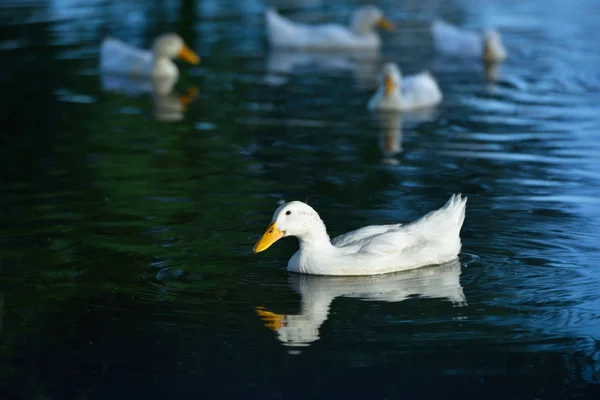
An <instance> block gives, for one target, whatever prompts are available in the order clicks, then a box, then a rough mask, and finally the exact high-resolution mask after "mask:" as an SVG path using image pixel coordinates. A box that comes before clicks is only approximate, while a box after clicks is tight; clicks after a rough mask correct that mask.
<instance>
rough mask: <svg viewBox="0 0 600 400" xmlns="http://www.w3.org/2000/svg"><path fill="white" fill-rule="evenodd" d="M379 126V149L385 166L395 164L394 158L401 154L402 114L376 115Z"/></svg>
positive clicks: (386, 113)
mask: <svg viewBox="0 0 600 400" xmlns="http://www.w3.org/2000/svg"><path fill="white" fill-rule="evenodd" d="M377 119H378V120H379V125H380V134H379V149H380V150H381V154H382V155H383V157H384V158H383V162H384V163H386V164H397V163H398V160H396V159H395V158H394V156H396V155H398V154H400V153H402V151H403V149H402V124H403V121H402V113H390V112H385V113H377Z"/></svg>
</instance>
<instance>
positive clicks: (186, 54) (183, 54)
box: [177, 44, 200, 65]
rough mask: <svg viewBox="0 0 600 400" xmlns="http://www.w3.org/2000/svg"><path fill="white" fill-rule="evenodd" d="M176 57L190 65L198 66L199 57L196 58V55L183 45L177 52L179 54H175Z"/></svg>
mask: <svg viewBox="0 0 600 400" xmlns="http://www.w3.org/2000/svg"><path fill="white" fill-rule="evenodd" d="M177 57H179V58H181V59H182V60H185V61H187V62H189V63H190V64H194V65H198V64H200V57H198V54H196V53H194V51H193V50H192V49H190V48H189V47H187V46H186V45H185V44H184V45H183V47H182V48H181V50H180V51H179V54H177Z"/></svg>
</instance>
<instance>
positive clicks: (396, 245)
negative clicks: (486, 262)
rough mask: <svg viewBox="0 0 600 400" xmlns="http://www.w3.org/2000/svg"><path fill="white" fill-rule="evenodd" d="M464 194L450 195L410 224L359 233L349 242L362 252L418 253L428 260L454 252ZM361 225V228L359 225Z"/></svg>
mask: <svg viewBox="0 0 600 400" xmlns="http://www.w3.org/2000/svg"><path fill="white" fill-rule="evenodd" d="M466 204H467V198H466V197H465V198H462V197H461V195H460V194H457V195H452V197H451V198H450V200H448V202H447V203H446V204H445V205H444V206H443V207H442V208H439V209H437V210H435V211H431V212H430V213H428V214H427V215H425V216H424V217H422V218H420V219H418V220H416V221H414V222H411V223H410V224H406V225H402V226H398V227H397V228H394V229H389V230H388V231H387V232H381V233H379V234H375V235H371V236H366V235H365V236H363V238H362V240H361V241H358V240H356V241H355V242H354V243H352V245H353V246H355V247H359V249H358V250H357V252H358V253H360V254H364V255H376V256H393V255H397V254H400V253H403V252H404V254H421V256H420V258H422V257H423V256H426V257H429V258H430V261H431V262H432V263H435V262H439V261H440V260H444V259H448V257H450V256H455V255H456V254H457V253H458V251H460V247H461V241H460V229H461V227H462V225H463V222H464V219H465V211H466ZM363 229H364V228H363Z"/></svg>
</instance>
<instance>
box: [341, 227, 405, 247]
mask: <svg viewBox="0 0 600 400" xmlns="http://www.w3.org/2000/svg"><path fill="white" fill-rule="evenodd" d="M401 226H402V224H394V225H371V226H365V227H364V228H360V229H356V230H354V231H350V232H347V233H344V234H343V235H340V236H337V237H335V238H334V239H332V240H331V244H333V245H334V246H336V247H346V246H352V245H355V244H360V243H361V242H365V241H366V240H368V239H369V238H372V237H374V236H378V235H381V234H382V233H387V232H391V231H394V230H398V229H399V228H400V227H401Z"/></svg>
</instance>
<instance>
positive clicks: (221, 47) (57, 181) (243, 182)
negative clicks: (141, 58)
mask: <svg viewBox="0 0 600 400" xmlns="http://www.w3.org/2000/svg"><path fill="white" fill-rule="evenodd" d="M359 3H360V4H362V3H363V2H357V1H329V2H325V1H319V0H312V1H309V0H306V1H304V2H303V1H300V0H296V1H291V0H288V1H285V2H284V1H280V2H278V3H275V2H271V3H269V4H271V5H277V6H278V7H279V9H280V10H281V12H282V13H284V14H285V15H287V16H290V17H293V18H295V19H297V20H302V21H306V22H311V21H330V20H335V21H340V22H343V21H346V20H347V19H348V17H349V13H350V12H351V10H352V9H354V8H355V6H356V5H357V4H359ZM375 3H377V4H379V5H380V6H381V7H382V9H383V10H384V11H386V14H387V15H388V16H389V17H390V19H393V20H394V21H395V22H396V23H397V25H398V30H397V32H396V33H395V34H383V39H384V47H383V48H382V52H381V54H380V55H379V56H376V57H368V58H364V59H359V60H353V59H348V58H347V57H344V56H338V55H329V56H327V57H322V56H312V57H307V56H306V55H304V54H293V53H292V54H288V53H281V52H275V51H271V50H270V49H269V47H268V45H267V43H266V40H265V32H264V26H263V19H262V12H263V10H264V4H263V3H262V2H258V1H234V0H226V1H209V0H206V1H200V0H199V1H196V2H194V1H182V2H181V3H180V2H178V1H162V2H158V1H157V2H146V3H143V4H142V3H140V2H102V1H88V2H84V1H75V0H70V1H60V0H55V1H50V2H35V1H31V2H29V1H28V2H8V3H6V2H5V3H3V4H2V5H0V9H1V10H2V17H1V21H2V31H3V33H2V36H1V40H0V53H1V54H2V62H1V64H2V67H1V68H0V71H1V74H0V78H1V79H2V82H3V90H2V93H3V96H2V99H1V100H0V115H1V116H2V121H3V124H2V125H3V128H2V135H1V137H2V142H1V143H0V144H1V145H0V150H1V153H0V166H1V171H2V182H1V184H0V188H1V191H2V193H1V197H0V198H1V202H2V204H1V210H2V217H1V221H2V224H1V227H2V228H1V229H2V231H1V232H2V234H1V236H0V240H1V241H0V248H1V249H2V253H1V254H2V256H1V261H0V399H121V398H123V399H131V398H135V399H137V398H147V399H189V398H210V399H221V398H234V397H238V398H263V399H271V398H309V399H310V398H364V399H400V398H401V399H429V398H431V399H439V398H460V399H471V398H472V399H482V398H485V399H489V398H497V399H557V398H558V399H575V398H586V399H597V398H600V397H599V395H600V270H599V268H600V250H599V246H598V243H600V240H599V236H600V145H599V144H600V112H599V111H600V110H599V107H600V72H599V69H598V66H599V65H600V45H599V44H598V41H597V36H598V34H599V33H600V26H599V25H598V22H597V15H598V12H600V7H599V3H598V2H597V1H594V0H579V1H575V2H562V1H529V2H522V1H512V0H510V1H500V0H498V1H490V2H485V3H482V2H476V1H474V0H473V1H467V0H464V1H459V0H454V1H450V2H447V1H426V2H424V1H418V2H417V1H407V2H392V1H380V2H375ZM434 18H442V19H446V20H448V21H450V22H452V23H455V24H458V25H461V26H464V27H469V28H474V29H477V28H482V27H485V26H487V25H495V26H497V27H498V28H499V29H500V31H501V32H502V34H503V38H504V41H505V45H506V47H507V48H508V51H509V54H510V58H509V59H508V60H507V61H506V62H505V63H504V64H503V65H502V66H501V68H500V71H499V72H498V74H499V80H498V81H497V82H495V83H489V82H487V81H486V80H485V76H484V71H483V68H482V67H481V66H480V65H479V64H478V63H477V62H472V63H471V62H466V61H464V60H455V59H451V58H447V57H441V56H439V55H436V54H435V52H434V51H433V47H432V39H431V36H430V34H429V33H428V24H429V23H430V22H431V21H432V20H433V19H434ZM169 30H173V31H176V32H179V33H180V34H181V35H182V36H183V37H184V39H185V40H186V42H187V43H188V44H189V45H190V47H192V48H193V49H195V50H196V51H197V52H198V53H199V54H200V56H201V57H202V63H201V64H200V65H199V66H197V67H195V66H194V67H190V66H188V65H184V64H179V65H180V66H181V71H182V74H181V75H182V76H181V79H180V81H179V82H178V83H177V86H176V91H177V92H178V93H186V92H188V91H189V90H190V89H191V88H195V89H197V91H198V94H197V96H196V97H195V99H194V101H193V102H192V103H191V104H189V106H188V107H187V109H185V110H183V109H182V110H179V111H177V112H176V113H175V114H177V115H176V117H177V118H175V119H179V120H178V121H174V122H167V121H164V120H161V118H160V115H162V114H160V113H159V112H158V111H160V104H158V103H157V99H155V98H153V97H152V96H150V95H139V96H129V95H126V94H118V93H109V92H106V91H104V90H102V86H101V79H100V76H99V70H98V50H99V43H100V41H101V39H102V38H103V37H104V35H106V34H112V35H114V36H117V37H120V38H122V39H124V40H126V41H127V42H130V43H132V44H135V45H138V46H143V47H148V46H149V45H150V43H151V42H152V40H153V38H154V37H155V36H156V35H158V34H160V33H162V32H165V31H169ZM386 61H394V62H397V63H398V64H399V66H400V67H401V68H402V71H403V73H405V74H412V73H416V72H419V71H421V70H423V69H430V70H431V71H432V73H433V74H434V75H435V76H436V78H437V79H438V81H439V83H440V87H441V89H442V91H443V92H444V96H445V97H444V102H443V104H442V105H441V106H439V107H438V108H437V109H436V110H435V111H434V112H432V113H430V114H424V115H423V114H420V115H406V116H404V117H403V118H402V119H400V118H381V117H379V116H377V115H373V114H371V113H369V112H368V111H367V110H366V103H367V101H368V99H369V98H370V96H371V95H372V93H373V90H374V89H375V85H376V76H377V73H378V71H379V68H380V66H381V65H382V63H384V62H386ZM164 100H165V101H168V99H164ZM454 192H462V193H463V194H465V195H467V196H468V197H469V202H468V208H467V217H466V220H465V224H464V227H463V231H462V237H463V250H462V254H461V256H460V260H459V262H458V263H453V264H449V265H444V266H439V267H427V268H423V269H419V270H415V271H412V272H409V273H403V274H396V275H391V276H387V277H377V278H358V279H350V278H324V277H307V276H293V275H290V274H288V273H287V272H286V270H285V267H286V264H287V260H288V258H289V257H290V256H291V255H292V254H293V252H294V251H295V249H296V247H297V243H296V241H295V240H292V239H286V240H282V241H280V242H278V243H277V244H276V245H275V246H273V247H272V248H270V249H269V250H268V251H267V252H264V253H260V254H256V255H255V254H252V252H251V250H252V246H253V245H254V243H255V242H256V240H258V238H259V237H260V235H261V234H262V233H263V231H264V228H265V227H266V224H267V223H268V222H269V220H270V218H271V215H272V212H273V211H274V209H275V208H276V207H277V205H278V202H279V201H281V200H286V201H289V200H293V199H298V200H302V201H305V200H307V201H308V202H309V203H310V204H311V205H312V206H313V207H314V208H315V209H316V210H317V211H318V212H319V213H320V215H321V216H322V218H323V219H324V221H325V222H326V224H327V226H328V229H329V232H330V234H331V235H332V236H335V235H337V234H340V233H344V232H346V231H348V230H351V229H355V228H357V227H361V226H364V225H367V224H378V223H392V222H406V221H410V220H412V219H416V218H418V217H419V216H421V215H423V214H424V213H426V212H428V211H429V210H432V209H434V208H438V207H440V206H441V205H443V204H444V202H445V201H446V200H447V199H448V198H449V196H450V195H451V194H452V193H454ZM257 307H259V308H257ZM274 330H275V331H274Z"/></svg>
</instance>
